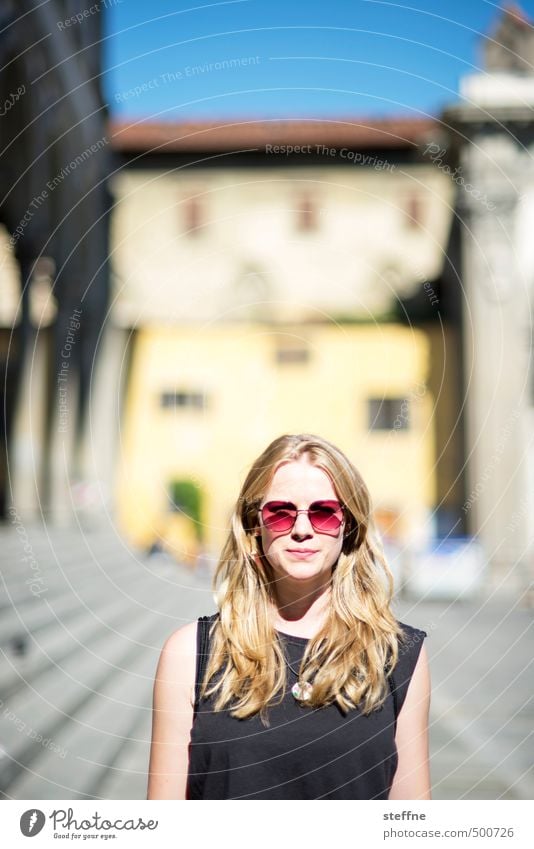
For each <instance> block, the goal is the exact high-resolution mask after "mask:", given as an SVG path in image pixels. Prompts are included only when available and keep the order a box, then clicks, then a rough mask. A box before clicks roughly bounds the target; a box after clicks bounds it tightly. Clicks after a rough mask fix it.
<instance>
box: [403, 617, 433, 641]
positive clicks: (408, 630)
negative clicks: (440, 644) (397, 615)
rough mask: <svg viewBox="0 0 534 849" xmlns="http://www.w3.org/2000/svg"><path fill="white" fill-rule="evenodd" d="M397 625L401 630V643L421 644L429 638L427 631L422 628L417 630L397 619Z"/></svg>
mask: <svg viewBox="0 0 534 849" xmlns="http://www.w3.org/2000/svg"><path fill="white" fill-rule="evenodd" d="M396 621H397V625H398V626H399V627H400V629H401V632H402V634H401V642H410V641H414V640H415V641H416V642H421V641H422V640H424V638H425V637H428V634H427V632H426V631H423V630H422V629H421V628H415V627H414V626H413V625H408V624H407V623H406V622H401V621H400V619H397V620H396Z"/></svg>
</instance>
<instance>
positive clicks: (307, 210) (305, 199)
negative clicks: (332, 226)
mask: <svg viewBox="0 0 534 849" xmlns="http://www.w3.org/2000/svg"><path fill="white" fill-rule="evenodd" d="M295 223H296V228H297V230H298V232H299V233H309V232H312V231H314V230H317V228H318V223H319V219H318V214H317V205H316V203H315V200H314V198H313V197H311V196H309V195H302V196H301V197H299V198H298V199H297V218H296V222H295Z"/></svg>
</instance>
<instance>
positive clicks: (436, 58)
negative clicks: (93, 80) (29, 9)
mask: <svg viewBox="0 0 534 849" xmlns="http://www.w3.org/2000/svg"><path fill="white" fill-rule="evenodd" d="M105 2H106V4H107V6H108V8H107V10H106V12H105V13H104V15H105V21H104V29H105V36H106V38H105V41H104V62H105V67H106V75H105V81H104V95H105V98H106V100H107V102H108V103H109V107H110V110H111V113H112V115H114V116H116V117H122V118H146V119H151V120H177V119H178V120H186V119H189V118H203V119H211V118H216V119H220V118H236V117H237V118H244V117H250V118H261V117H266V118H275V117H285V118H287V117H322V116H324V117H334V116H339V117H343V116H353V115H361V116H363V115H366V116H375V117H379V116H387V115H410V116H412V117H416V116H426V115H437V114H439V112H440V110H441V109H442V108H443V106H445V105H446V104H447V103H451V102H452V101H455V100H457V97H458V95H457V92H458V83H459V79H460V77H461V76H463V75H464V74H468V73H474V72H476V71H477V70H481V51H480V42H481V35H482V34H485V33H487V32H488V31H489V30H490V29H491V27H492V25H493V24H494V22H495V20H496V18H497V17H498V15H499V9H500V4H499V3H492V2H488V0H463V2H462V0H425V2H423V0H413V2H406V3H402V2H399V3H396V2H389V0H309V2H306V0H285V2H284V0H229V2H218V3H203V2H202V0H190V2H183V1H182V0H152V2H150V0H148V2H147V0H105ZM521 8H522V9H523V10H524V11H525V12H526V13H527V15H528V16H529V18H530V19H531V20H532V19H534V0H525V2H523V3H522V4H521ZM136 88H137V90H135V89H136ZM143 89H144V90H143Z"/></svg>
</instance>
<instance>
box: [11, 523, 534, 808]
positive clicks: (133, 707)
mask: <svg viewBox="0 0 534 849" xmlns="http://www.w3.org/2000/svg"><path fill="white" fill-rule="evenodd" d="M0 551H1V555H0V558H1V559H0V563H1V578H2V581H1V584H0V613H1V616H0V649H1V652H0V747H1V748H0V795H3V796H4V798H11V799H38V798H40V799H53V798H58V799H61V798H67V799H84V798H103V799H141V798H144V797H145V792H146V769H147V761H148V748H149V739H150V723H151V717H150V708H151V698H152V680H153V675H154V671H155V667H156V664H157V659H158V655H159V651H160V649H161V645H162V644H163V642H164V640H165V638H166V636H167V635H168V634H169V633H171V632H172V631H173V630H174V629H175V628H177V627H179V626H180V625H181V624H184V623H185V622H188V621H191V620H193V619H195V618H196V617H197V616H198V615H199V614H200V613H207V612H210V611H211V610H212V609H213V602H212V597H211V591H210V588H209V584H208V581H207V579H206V577H205V576H204V577H203V576H195V575H193V574H191V572H190V571H188V570H187V569H185V568H182V567H180V566H177V565H176V564H174V563H171V562H170V561H168V560H167V559H165V558H164V557H161V556H156V557H153V558H149V559H148V558H145V557H144V556H142V555H140V554H139V553H136V552H133V551H130V550H129V549H128V547H127V546H125V544H124V543H123V542H122V541H121V540H120V539H118V538H117V537H116V536H115V534H114V532H113V531H112V530H105V531H103V530H94V529H93V530H85V531H84V533H83V534H82V533H80V532H76V531H74V530H69V531H58V530H57V529H56V530H50V529H49V530H48V531H45V530H43V529H42V528H37V527H35V528H27V527H22V526H19V527H18V528H16V527H10V528H7V529H4V530H1V531H0ZM24 558H26V559H24ZM395 609H396V613H397V616H398V617H399V618H400V619H401V620H402V621H404V622H407V623H409V624H411V625H415V626H418V627H420V628H423V629H424V630H426V631H427V633H428V640H427V645H428V650H429V653H430V657H431V665H432V675H433V701H432V716H431V749H432V778H433V785H434V791H433V795H434V798H436V799H463V798H465V799H499V798H504V799H531V798H533V797H534V774H533V769H532V764H533V763H534V757H533V753H534V752H533V750H534V745H533V739H532V735H533V728H534V722H533V719H534V701H533V697H532V679H533V676H532V667H531V664H532V636H533V632H532V625H533V619H534V614H533V612H532V610H527V609H521V608H520V607H519V605H516V606H514V605H513V603H507V604H504V603H502V602H501V603H497V602H495V601H491V602H487V603H485V604H484V603H482V602H481V603H480V604H479V605H476V606H475V605H473V604H470V605H469V604H466V605H462V604H454V605H451V606H448V605H447V604H445V603H439V604H438V603H426V604H422V603H418V604H415V603H409V602H407V601H399V602H397V603H396V608H395Z"/></svg>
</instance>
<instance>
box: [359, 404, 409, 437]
mask: <svg viewBox="0 0 534 849" xmlns="http://www.w3.org/2000/svg"><path fill="white" fill-rule="evenodd" d="M368 413H369V430H409V428H410V404H409V401H408V399H407V398H369V400H368Z"/></svg>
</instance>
